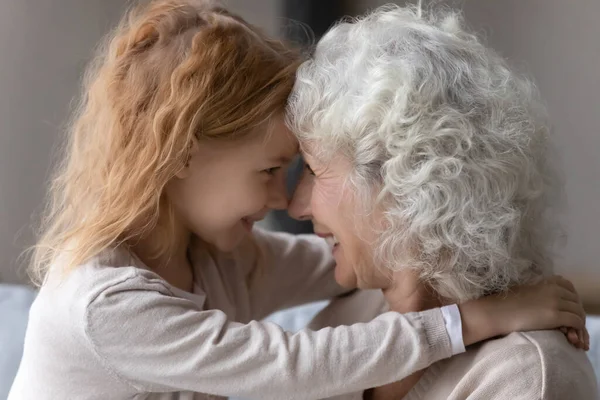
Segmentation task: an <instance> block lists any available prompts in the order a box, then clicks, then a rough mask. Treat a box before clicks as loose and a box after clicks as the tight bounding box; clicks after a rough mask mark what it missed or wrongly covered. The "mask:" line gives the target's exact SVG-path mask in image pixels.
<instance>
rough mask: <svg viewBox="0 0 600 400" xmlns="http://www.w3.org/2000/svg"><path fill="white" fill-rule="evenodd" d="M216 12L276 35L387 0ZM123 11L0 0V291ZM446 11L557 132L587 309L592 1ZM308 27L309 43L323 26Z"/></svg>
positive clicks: (572, 248)
mask: <svg viewBox="0 0 600 400" xmlns="http://www.w3.org/2000/svg"><path fill="white" fill-rule="evenodd" d="M438 2H439V1H438ZM225 3H226V4H227V5H228V6H229V7H230V8H231V9H233V10H234V11H236V12H238V13H239V14H241V15H242V16H244V17H245V18H247V19H248V20H249V21H250V22H253V23H255V24H258V25H260V26H262V27H264V28H265V29H266V30H267V31H269V32H271V33H273V34H278V33H279V32H281V30H280V28H281V27H282V26H289V22H287V19H286V17H285V16H288V17H289V16H290V14H293V15H296V16H298V15H300V17H297V18H299V19H302V15H303V14H302V13H303V12H308V13H309V14H310V16H311V17H310V18H312V20H313V21H317V20H319V18H320V22H319V23H320V24H321V25H322V24H323V23H324V21H325V22H326V21H328V19H329V18H330V16H331V15H338V14H339V15H341V14H359V13H362V12H364V11H366V10H367V9H369V8H373V7H376V6H378V5H381V4H385V3H387V2H385V1H380V0H355V1H352V0H345V1H337V2H336V1H333V0H330V1H327V0H322V1H314V2H309V1H308V0H306V1H302V0H300V1H288V2H287V3H284V0H226V1H225ZM309 3H310V4H312V5H314V7H319V8H314V9H311V10H308V9H307V7H313V6H312V5H311V6H307V4H309ZM424 3H427V1H426V0H424ZM442 3H443V2H442ZM127 4H128V3H127V2H125V1H123V0H85V1H82V0H45V1H42V0H37V1H34V0H3V1H2V2H1V3H0V57H1V62H0V282H24V281H25V275H24V273H23V266H24V264H25V262H24V261H23V260H18V256H19V255H20V253H21V252H22V250H23V249H24V248H26V247H27V246H29V245H31V244H32V241H33V236H32V231H31V228H30V226H31V224H32V219H31V215H32V213H33V212H35V211H39V210H40V205H41V201H42V198H43V194H44V189H45V183H46V179H47V177H48V169H49V166H50V165H51V155H52V149H53V146H54V144H55V143H56V141H57V138H58V135H59V132H60V131H61V128H62V125H63V124H64V122H65V119H66V117H67V115H68V109H69V103H70V101H71V99H72V97H73V96H74V95H75V94H76V92H77V85H78V82H79V78H80V74H81V72H82V71H83V68H84V66H85V64H86V62H87V60H89V58H90V56H91V54H92V51H93V48H94V45H95V44H96V42H97V41H98V39H99V38H100V37H101V35H102V34H104V33H105V32H106V31H107V30H108V29H109V28H110V27H111V26H112V25H113V24H114V23H115V22H116V21H117V19H118V17H119V15H120V14H121V12H122V11H123V10H124V9H125V7H126V5H127ZM453 4H459V5H460V6H461V7H463V9H464V11H465V14H466V17H467V21H468V22H469V24H470V25H471V26H473V27H475V28H476V29H477V30H478V31H479V32H481V33H483V34H484V35H485V36H486V37H487V38H488V43H489V44H490V45H491V46H492V47H494V48H495V49H497V50H498V51H499V52H501V53H502V54H503V55H504V56H506V57H508V58H509V59H510V60H511V62H512V63H513V65H515V66H517V67H518V68H519V69H521V70H523V71H525V72H527V73H528V74H530V75H532V76H533V77H534V78H535V79H536V81H537V82H538V84H539V86H540V89H541V92H542V94H543V96H544V98H545V99H546V101H547V104H548V107H549V111H550V115H551V118H552V122H553V124H554V128H555V132H556V137H557V139H556V140H557V143H556V145H557V147H558V149H559V152H560V158H561V161H560V167H561V168H563V173H564V175H565V177H566V188H565V189H566V193H567V196H568V207H567V211H566V214H565V215H564V217H563V221H564V223H565V227H566V231H567V234H568V242H567V244H566V246H565V247H564V248H563V249H562V251H561V255H562V259H561V260H558V262H557V264H558V269H559V272H561V273H562V274H564V275H565V276H567V277H569V278H571V279H573V280H575V281H576V283H577V284H578V287H579V289H580V291H581V292H582V294H583V295H584V297H586V298H587V299H588V302H597V303H600V298H599V297H600V267H599V265H600V261H599V257H598V249H599V248H600V239H598V237H599V235H598V232H597V230H596V229H597V228H598V226H599V225H600V157H598V153H599V151H600V132H599V131H600V128H599V127H598V126H599V118H598V117H599V115H600V102H599V101H598V96H599V95H600V73H599V71H600V24H599V23H598V20H599V19H600V1H599V0H571V1H565V0H502V1H500V0H463V1H461V2H459V3H457V2H453ZM294 7H296V9H295V11H294ZM298 7H299V8H298ZM340 13H341V14H340ZM321 17H322V18H321ZM313 28H314V29H315V31H317V32H316V33H317V34H318V33H319V32H318V31H319V29H321V28H318V27H317V28H315V27H313ZM594 296H595V297H594Z"/></svg>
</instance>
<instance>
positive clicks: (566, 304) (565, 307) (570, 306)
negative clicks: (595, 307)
mask: <svg viewBox="0 0 600 400" xmlns="http://www.w3.org/2000/svg"><path fill="white" fill-rule="evenodd" d="M559 309H560V311H567V312H570V313H573V314H576V315H577V316H578V317H579V318H581V319H582V320H583V321H584V323H583V326H585V310H584V309H583V306H582V305H581V303H575V302H572V301H567V300H564V301H561V302H560V305H559ZM572 328H578V329H579V328H581V327H572Z"/></svg>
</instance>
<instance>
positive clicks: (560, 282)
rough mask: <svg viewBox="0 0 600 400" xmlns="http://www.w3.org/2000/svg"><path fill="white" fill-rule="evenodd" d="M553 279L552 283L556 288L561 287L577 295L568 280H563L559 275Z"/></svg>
mask: <svg viewBox="0 0 600 400" xmlns="http://www.w3.org/2000/svg"><path fill="white" fill-rule="evenodd" d="M554 278H555V279H554V282H555V283H556V284H557V285H558V286H560V287H563V288H565V289H567V290H568V291H570V292H573V293H577V290H575V286H573V283H572V282H571V281H570V280H568V279H565V278H563V277H562V276H560V275H557V276H555V277H554Z"/></svg>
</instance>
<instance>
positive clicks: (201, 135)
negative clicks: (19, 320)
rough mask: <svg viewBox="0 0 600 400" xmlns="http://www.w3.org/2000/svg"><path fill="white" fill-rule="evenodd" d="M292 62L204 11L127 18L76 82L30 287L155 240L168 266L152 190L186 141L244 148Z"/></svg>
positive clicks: (183, 7)
mask: <svg viewBox="0 0 600 400" xmlns="http://www.w3.org/2000/svg"><path fill="white" fill-rule="evenodd" d="M299 62H300V59H299V56H298V53H297V52H295V51H294V50H292V49H290V48H288V47H286V45H284V44H283V43H282V42H281V41H278V40H274V39H270V38H269V37H267V36H266V35H265V34H264V33H263V32H261V31H260V30H258V29H257V28H255V27H253V26H252V25H250V24H248V23H246V22H245V21H244V20H243V19H241V18H240V17H237V16H235V15H233V14H231V13H229V12H228V11H227V10H225V9H224V8H222V7H221V6H219V5H218V4H215V3H213V2H209V1H201V0H159V1H153V2H151V3H149V4H147V5H144V6H138V7H137V8H135V9H133V10H132V11H130V12H129V13H128V14H127V15H126V16H125V18H123V20H122V21H121V23H120V24H119V26H118V27H117V28H116V29H115V30H114V31H113V32H112V33H111V34H110V35H108V37H107V39H106V41H105V43H104V45H103V46H102V47H101V49H100V52H99V54H98V55H97V57H96V58H95V60H94V61H93V62H92V63H91V65H90V67H89V69H88V71H87V73H86V75H85V79H84V86H83V96H82V99H81V101H80V104H79V106H78V108H77V110H76V112H75V115H74V118H73V120H72V121H73V122H72V123H71V125H70V128H69V130H68V135H67V142H66V147H65V156H64V158H63V161H62V163H61V164H60V165H59V166H58V168H57V171H56V174H55V177H54V179H53V180H52V183H51V187H50V189H49V200H48V205H47V210H46V211H45V213H44V216H43V219H42V223H41V235H40V239H39V241H38V244H37V245H36V246H35V247H34V249H33V251H34V253H33V258H32V263H31V266H30V276H31V278H32V280H33V281H34V283H36V284H41V283H42V282H43V280H44V278H45V275H46V273H47V271H48V269H49V267H50V266H51V265H52V264H53V263H54V262H55V261H56V259H57V258H58V257H59V256H60V260H61V267H64V269H65V271H68V270H72V269H73V268H75V267H76V266H77V265H79V264H81V263H83V262H85V261H87V260H88V259H90V258H91V257H93V256H95V255H97V254H99V253H101V252H102V251H103V250H105V249H107V248H110V247H112V246H116V245H119V244H127V243H130V242H131V241H133V240H135V239H136V238H139V237H141V236H143V235H144V234H145V233H147V232H149V231H150V230H153V229H155V228H157V229H155V231H158V232H159V236H160V238H159V240H158V241H157V242H158V243H160V244H159V245H157V248H156V249H155V252H156V254H157V255H158V254H168V253H169V252H170V251H171V250H172V238H173V236H174V235H173V218H174V217H173V211H172V209H171V207H170V205H169V203H168V201H167V199H166V198H165V196H164V195H163V192H164V191H163V189H164V188H165V185H166V184H167V182H168V181H169V180H170V179H171V178H172V177H174V176H175V174H176V173H177V172H178V171H179V170H180V169H181V168H183V167H184V165H185V164H186V161H187V158H188V152H189V149H190V146H191V144H192V141H193V140H195V139H197V140H200V141H201V140H236V139H239V138H243V137H244V136H246V135H248V134H249V132H250V131H251V130H252V128H254V127H256V126H258V125H260V124H261V123H263V122H264V121H266V120H268V119H269V118H270V117H271V116H272V115H274V114H276V113H279V112H283V110H284V108H285V104H286V102H287V97H288V95H289V93H290V91H291V89H292V86H293V83H294V75H295V71H296V68H297V66H298V64H299ZM63 257H64V258H63Z"/></svg>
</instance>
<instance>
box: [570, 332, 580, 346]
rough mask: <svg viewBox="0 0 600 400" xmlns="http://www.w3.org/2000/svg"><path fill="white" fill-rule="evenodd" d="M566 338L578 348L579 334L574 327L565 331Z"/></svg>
mask: <svg viewBox="0 0 600 400" xmlns="http://www.w3.org/2000/svg"><path fill="white" fill-rule="evenodd" d="M567 339H569V342H571V344H572V345H573V346H575V347H577V348H580V346H581V342H580V341H579V336H578V335H577V331H576V330H575V329H569V331H568V333H567Z"/></svg>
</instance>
